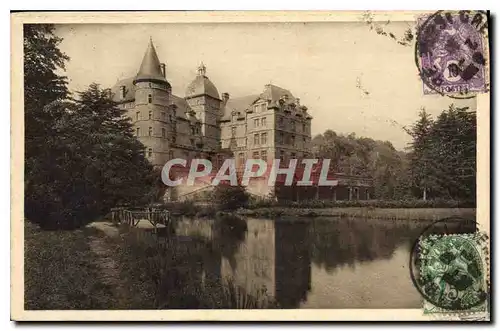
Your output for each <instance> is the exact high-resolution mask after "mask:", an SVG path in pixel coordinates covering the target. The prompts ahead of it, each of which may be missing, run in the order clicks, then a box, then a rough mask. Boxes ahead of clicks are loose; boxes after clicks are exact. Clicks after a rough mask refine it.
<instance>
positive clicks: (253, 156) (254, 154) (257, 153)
mask: <svg viewBox="0 0 500 331" xmlns="http://www.w3.org/2000/svg"><path fill="white" fill-rule="evenodd" d="M252 158H254V159H258V158H259V151H255V152H253V153H252Z"/></svg>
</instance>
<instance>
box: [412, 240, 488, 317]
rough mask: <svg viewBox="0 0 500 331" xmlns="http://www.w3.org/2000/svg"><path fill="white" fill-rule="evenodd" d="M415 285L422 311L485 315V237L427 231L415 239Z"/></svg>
mask: <svg viewBox="0 0 500 331" xmlns="http://www.w3.org/2000/svg"><path fill="white" fill-rule="evenodd" d="M418 260H419V261H418V265H419V274H420V275H419V279H418V284H419V286H418V288H419V291H420V292H421V294H422V296H423V297H424V313H425V314H446V315H447V314H458V315H462V316H464V317H465V316H470V317H472V316H474V315H475V316H478V317H479V316H484V317H485V318H487V317H486V316H488V315H489V314H488V298H489V282H488V279H489V264H488V237H487V236H486V234H483V233H479V232H478V233H471V234H451V235H429V236H425V237H421V238H420V240H419V254H418Z"/></svg>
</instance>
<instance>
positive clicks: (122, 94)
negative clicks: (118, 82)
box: [120, 85, 127, 99]
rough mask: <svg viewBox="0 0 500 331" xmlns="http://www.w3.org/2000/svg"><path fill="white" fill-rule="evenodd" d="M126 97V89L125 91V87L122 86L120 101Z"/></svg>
mask: <svg viewBox="0 0 500 331" xmlns="http://www.w3.org/2000/svg"><path fill="white" fill-rule="evenodd" d="M126 96H127V89H126V87H125V85H122V86H120V97H121V98H122V99H125V97H126Z"/></svg>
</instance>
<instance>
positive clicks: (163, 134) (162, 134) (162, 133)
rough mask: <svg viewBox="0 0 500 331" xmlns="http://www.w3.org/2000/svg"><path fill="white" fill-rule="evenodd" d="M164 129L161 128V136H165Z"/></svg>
mask: <svg viewBox="0 0 500 331" xmlns="http://www.w3.org/2000/svg"><path fill="white" fill-rule="evenodd" d="M166 131H167V130H165V128H161V136H162V137H163V138H165V136H166Z"/></svg>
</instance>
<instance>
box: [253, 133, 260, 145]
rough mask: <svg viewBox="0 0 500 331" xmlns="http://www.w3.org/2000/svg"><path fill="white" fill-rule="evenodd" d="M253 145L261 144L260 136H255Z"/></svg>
mask: <svg viewBox="0 0 500 331" xmlns="http://www.w3.org/2000/svg"><path fill="white" fill-rule="evenodd" d="M253 144H254V145H258V144H259V134H258V133H257V134H254V135H253Z"/></svg>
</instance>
